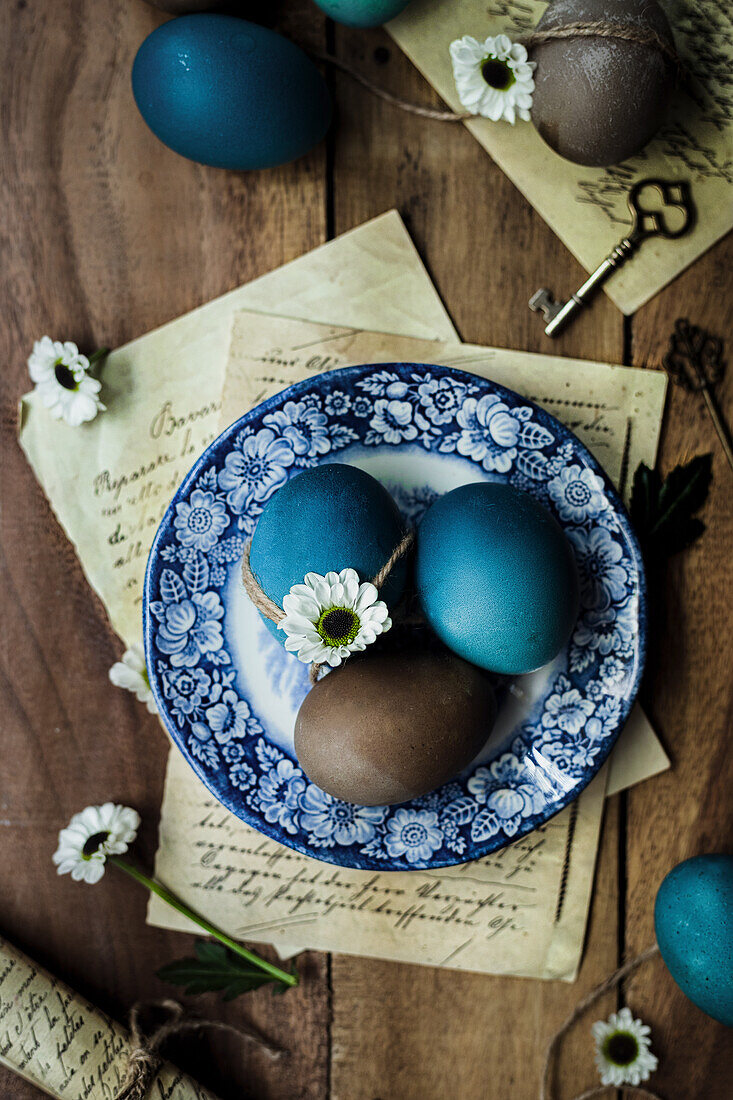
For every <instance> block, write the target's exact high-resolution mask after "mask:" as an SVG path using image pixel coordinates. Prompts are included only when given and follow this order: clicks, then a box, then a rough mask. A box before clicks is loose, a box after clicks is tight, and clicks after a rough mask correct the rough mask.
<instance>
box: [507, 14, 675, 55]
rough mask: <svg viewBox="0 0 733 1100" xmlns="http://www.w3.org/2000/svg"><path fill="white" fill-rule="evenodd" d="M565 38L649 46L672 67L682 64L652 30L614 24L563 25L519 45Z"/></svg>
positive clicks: (669, 44) (599, 21)
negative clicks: (596, 39)
mask: <svg viewBox="0 0 733 1100" xmlns="http://www.w3.org/2000/svg"><path fill="white" fill-rule="evenodd" d="M567 38H615V39H616V40H617V41H619V42H634V43H635V44H636V45H638V46H649V48H650V49H653V50H659V52H660V53H662V54H664V56H665V57H666V58H668V59H669V60H670V61H673V62H674V64H675V65H680V64H681V62H680V56H679V54H678V53H677V50H676V49H675V47H674V44H673V43H672V42H669V41H668V40H667V39H666V38H663V37H662V35H661V34H659V33H658V32H657V31H655V30H654V29H653V28H652V27H636V26H633V25H632V24H630V23H620V22H618V21H616V20H607V19H596V20H595V21H593V22H587V23H585V22H577V23H565V25H564V26H562V27H547V28H546V29H543V30H540V31H537V30H535V31H532V33H531V34H529V35H527V36H526V37H525V38H520V39H518V41H520V42H521V43H522V45H523V46H526V47H527V49H528V50H531V49H532V48H533V47H534V46H544V44H545V43H546V42H557V41H562V39H567Z"/></svg>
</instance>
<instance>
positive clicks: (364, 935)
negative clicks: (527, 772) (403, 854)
mask: <svg viewBox="0 0 733 1100" xmlns="http://www.w3.org/2000/svg"><path fill="white" fill-rule="evenodd" d="M606 771H607V769H604V770H603V771H602V772H601V774H600V775H599V776H598V777H597V778H596V779H595V780H594V781H593V783H591V785H590V786H589V787H588V788H587V789H586V790H585V791H584V792H583V794H582V795H581V796H580V798H579V799H577V801H576V802H574V803H573V805H572V806H570V807H569V808H568V809H567V810H564V811H563V812H562V813H560V814H558V815H557V817H554V818H553V819H552V820H551V821H549V822H548V823H547V825H545V826H543V827H542V828H541V829H538V830H536V831H535V832H534V833H530V834H529V835H528V836H526V837H523V838H522V839H521V840H519V841H517V842H516V843H515V844H512V845H510V846H509V847H508V848H504V849H503V850H502V851H500V852H496V853H494V854H493V855H490V856H486V857H485V858H484V859H479V860H474V861H473V862H472V863H464V864H461V865H459V866H456V867H446V868H442V869H440V870H435V871H429V870H428V871H397V872H391V873H390V872H381V873H380V872H377V871H354V870H351V869H350V868H347V867H335V866H333V865H331V864H328V863H322V862H321V861H320V860H316V859H311V858H310V857H309V856H303V855H300V853H299V852H295V851H293V850H292V849H290V848H286V847H284V846H283V845H282V844H278V843H276V842H275V841H273V840H269V839H268V838H267V837H264V836H262V835H261V834H260V833H257V832H255V830H254V829H250V828H249V826H247V825H245V824H244V823H243V822H242V821H239V820H238V818H236V817H234V816H233V815H232V814H230V813H228V812H227V811H226V810H225V809H224V808H223V807H222V806H221V805H220V804H219V803H218V802H216V800H215V799H214V798H212V796H211V795H210V794H209V792H208V791H207V790H206V788H205V787H204V786H203V784H202V783H201V781H200V780H199V779H198V778H197V777H196V776H195V775H194V773H193V772H192V771H191V769H190V768H189V766H188V765H187V764H186V762H185V761H184V760H183V758H182V757H181V755H180V754H179V753H172V754H171V757H170V760H169V763H168V774H167V776H166V786H165V793H164V796H163V809H162V813H161V823H160V846H159V849H158V855H157V858H156V868H155V869H156V874H157V875H158V876H159V877H160V879H161V881H164V882H166V883H167V884H168V885H172V886H174V888H175V890H176V891H177V893H178V894H179V895H180V897H182V898H183V899H184V900H185V901H186V902H187V903H188V904H189V905H191V906H192V907H193V908H194V909H195V910H196V911H197V912H199V913H202V914H203V915H204V916H206V917H208V918H209V920H213V921H216V922H217V924H218V925H219V926H220V927H221V928H223V929H224V930H225V931H226V932H228V933H229V934H230V935H231V936H235V937H237V938H240V939H244V940H248V941H252V940H255V941H259V942H261V943H271V944H273V945H274V946H275V947H276V948H277V950H278V952H279V953H280V955H281V956H282V957H287V956H290V955H294V954H296V953H297V952H298V951H301V950H304V949H305V948H317V949H319V950H322V951H337V952H340V953H342V954H348V955H371V956H375V957H378V958H381V959H398V960H401V961H403V962H412V963H418V964H421V965H426V966H447V967H451V968H453V969H457V970H477V971H481V972H483V973H488V974H512V975H516V976H519V977H528V978H553V979H563V980H566V981H572V980H573V978H574V977H575V975H576V973H577V967H578V964H579V962H580V955H581V951H582V946H583V937H584V934H585V923H586V918H587V913H588V906H589V904H590V894H591V888H592V884H593V866H594V863H595V858H596V851H597V848H598V834H599V830H600V825H601V817H602V813H603V801H604V796H605V786H606ZM148 920H149V921H150V922H151V923H152V924H158V925H162V926H163V927H165V928H179V929H181V930H184V931H187V932H192V931H195V926H194V925H193V924H191V923H190V922H189V921H187V920H186V919H185V918H183V917H180V916H179V915H178V914H177V913H175V912H174V911H173V910H172V909H170V908H168V907H167V906H165V905H163V904H162V903H159V902H158V901H157V899H156V898H154V897H152V898H151V900H150V905H149V907H148Z"/></svg>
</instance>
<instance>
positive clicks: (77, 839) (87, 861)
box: [53, 802, 140, 883]
mask: <svg viewBox="0 0 733 1100" xmlns="http://www.w3.org/2000/svg"><path fill="white" fill-rule="evenodd" d="M139 826H140V815H139V814H138V813H137V811H136V810H131V809H130V807H129V806H118V805H115V803H114V802H105V804H104V805H103V806H87V808H86V809H85V810H82V811H81V813H79V814H74V816H73V817H72V819H71V821H70V822H69V824H68V825H67V826H66V828H65V829H62V830H61V832H60V833H59V846H58V848H57V849H56V851H55V852H54V854H53V861H54V863H55V864H56V866H57V868H58V873H59V874H60V875H68V874H70V875H71V877H72V878H73V879H74V881H75V882H89V883H94V882H99V880H100V878H101V877H102V875H103V874H104V865H105V863H106V861H107V856H119V855H122V853H123V852H126V851H127V849H128V846H129V845H130V844H132V842H133V840H134V839H135V837H136V836H137V830H138V828H139Z"/></svg>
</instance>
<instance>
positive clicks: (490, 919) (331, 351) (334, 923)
mask: <svg viewBox="0 0 733 1100" xmlns="http://www.w3.org/2000/svg"><path fill="white" fill-rule="evenodd" d="M400 360H402V361H407V362H411V361H414V362H428V363H446V364H450V365H453V366H461V367H465V368H466V369H468V370H471V371H473V372H474V373H476V374H482V375H484V376H487V377H491V378H493V379H495V380H496V381H500V382H502V383H505V384H507V385H510V386H512V388H514V389H516V390H517V391H518V392H520V393H522V394H524V395H526V396H528V397H531V398H533V399H534V400H537V401H539V402H540V403H541V404H543V405H545V406H546V407H548V408H550V409H552V411H553V412H554V413H555V415H557V416H558V417H559V418H560V419H562V420H564V421H565V422H566V423H568V424H570V425H571V426H572V427H573V428H574V430H575V431H576V432H577V434H578V435H579V436H580V438H581V439H583V441H584V442H585V443H586V444H587V445H588V446H589V447H590V448H591V449H592V450H594V452H595V453H596V454H597V456H598V458H599V460H600V461H602V462H603V463H604V465H605V467H606V468H607V469H608V470H609V472H610V473H611V475H612V477H614V479H615V480H616V482H617V483H619V482H621V481H622V480H623V479H624V478H625V476H626V474H625V471H626V470H627V469H628V468H629V466H630V464H631V462H633V463H634V468H635V464H636V463H637V462H638V461H642V460H644V461H647V462H652V463H653V461H654V456H655V453H656V447H657V441H658V434H659V427H660V423H661V415H662V408H663V404H664V394H665V387H666V377H665V376H664V375H663V374H655V373H653V372H645V371H639V370H634V369H629V368H624V367H611V366H608V365H606V364H601V363H588V362H583V361H580V360H562V359H556V358H551V357H549V356H542V355H529V354H525V353H522V352H512V351H505V350H502V349H498V348H481V347H477V346H472V345H458V344H456V343H455V342H454V341H451V342H448V343H446V342H440V341H426V340H415V339H410V338H405V337H396V336H385V335H383V334H379V333H373V332H363V331H355V330H353V329H345V328H343V327H342V328H338V327H334V326H324V325H316V324H313V323H306V322H301V321H294V320H290V319H287V318H274V317H268V318H263V317H262V316H261V315H259V314H256V313H251V312H246V311H240V312H238V313H237V314H236V316H235V319H234V324H233V327H232V346H231V350H230V355H229V364H228V367H227V373H226V378H225V382H224V391H223V397H222V411H221V418H222V425H224V424H229V423H231V422H232V421H233V420H234V419H235V418H236V417H237V416H239V415H241V413H242V412H243V411H245V410H246V409H247V408H249V407H251V406H252V405H254V404H257V403H258V402H259V401H262V400H263V399H264V398H266V397H269V396H270V395H271V394H274V393H277V392H279V391H280V390H281V389H283V387H284V386H287V385H290V384H292V383H293V382H295V381H298V380H300V379H301V378H305V377H308V375H309V374H318V373H321V372H322V371H325V370H333V369H335V368H337V367H342V366H348V365H349V364H354V363H364V362H367V363H369V362H376V363H379V362H390V361H400ZM632 441H633V449H632ZM630 456H631V457H630ZM649 735H651V736H649ZM627 736H628V740H626V739H625V741H624V745H625V746H628V751H629V752H630V753H631V754H632V755H631V756H630V757H626V758H625V756H624V752H622V753H621V755H620V757H619V760H620V764H619V769H620V771H619V772H618V773H617V780H616V783H617V786H616V789H619V786H618V784H620V785H623V779H622V773H625V774H627V775H629V774H633V773H634V769H635V767H636V765H637V764H639V763H641V760H640V759H637V758H635V757H634V756H633V754H634V753H635V751H636V748H637V745H638V746H640V747H641V751H642V752H643V751H645V750H644V748H643V746H645V745H649V744H650V743H651V744H653V745H654V746H655V747H654V748H653V749H652V752H651V756H652V757H653V759H654V764H653V765H652V766H653V770H661V768H663V767H666V766H668V761H667V759H666V756H665V755H664V752H663V750H661V746H659V750H658V752H657V749H656V747H657V746H658V742H657V741H656V738H654V735H653V733H652V731H651V729H650V727H649V726H648V723H647V722H646V719H645V718H644V716H643V714H642V712H641V710H640V709H638V708H637V710H636V711H635V715H634V719H633V721H632V723H630V726H629V728H628V729H627V731H625V738H626V737H627ZM620 747H621V746H619V748H620ZM617 753H618V750H617ZM617 753H614V758H616V756H617ZM646 762H647V763H650V762H651V761H650V760H647V761H646ZM612 766H613V765H612ZM607 770H608V769H605V770H604V774H603V775H602V776H601V777H599V779H598V780H597V781H596V782H595V783H594V784H592V785H591V787H590V788H589V790H588V791H587V792H585V793H584V794H583V795H582V796H581V798H580V799H579V800H578V801H577V802H576V803H575V804H574V806H572V807H570V809H569V810H566V811H565V812H564V813H562V814H559V815H558V816H557V817H556V818H554V819H553V820H552V821H551V822H549V823H548V824H547V826H545V827H544V828H543V829H541V830H539V831H538V832H536V833H533V834H531V835H530V836H528V837H525V838H523V839H521V840H519V841H518V842H517V843H516V844H513V845H511V846H510V847H508V848H506V849H504V850H503V851H502V852H498V853H496V854H495V855H492V856H488V857H486V858H485V859H481V860H476V861H474V862H472V863H469V864H463V865H460V866H457V867H449V868H445V869H442V870H440V871H436V872H409V873H407V874H404V873H396V874H394V873H386V874H379V873H376V872H363V871H353V870H348V869H345V868H334V867H332V866H324V865H323V864H322V863H320V862H319V861H317V860H314V859H311V858H309V857H308V856H303V855H300V854H299V853H296V852H294V851H291V850H290V849H288V848H285V847H283V846H282V845H280V844H277V843H275V842H274V841H271V840H267V839H265V838H263V837H262V836H261V835H260V834H258V833H257V832H255V831H254V830H252V829H250V828H249V827H248V826H246V825H245V824H243V823H242V822H241V821H239V820H237V819H236V818H235V817H233V816H232V815H231V814H229V813H227V811H225V810H223V809H222V807H221V806H218V805H217V804H216V802H214V800H212V798H211V796H210V795H209V794H208V792H207V791H206V789H205V788H204V787H203V785H202V784H201V783H200V781H199V780H198V779H197V778H196V776H195V775H194V774H193V773H192V772H191V770H190V769H189V768H188V766H187V765H186V764H185V763H183V762H182V761H181V760H180V759H179V758H178V757H177V756H175V755H173V756H172V757H171V759H170V761H169V768H168V775H167V779H166V790H165V795H164V800H163V808H162V813H161V826H160V830H161V831H160V846H159V850H158V855H157V861H156V873H157V874H158V875H159V877H160V878H161V879H162V880H163V881H165V882H167V883H169V884H171V883H173V884H175V889H176V890H177V891H178V892H179V894H180V895H181V896H182V897H183V898H185V900H186V901H187V902H188V903H189V904H190V905H191V906H193V908H194V909H197V910H198V911H200V912H202V913H203V914H204V915H206V916H208V917H209V918H210V919H216V920H217V921H219V922H220V924H222V926H223V927H224V928H226V930H227V931H228V932H229V933H230V934H232V935H237V936H241V937H243V938H245V939H256V940H262V941H265V942H268V943H272V944H273V945H274V946H275V947H276V948H277V950H278V951H279V952H280V954H281V955H283V956H285V955H292V954H295V953H297V951H299V950H302V949H304V948H306V947H308V948H321V949H323V950H330V951H340V952H343V953H346V954H359V955H376V956H379V957H380V958H392V959H400V960H403V961H407V962H415V963H424V964H427V965H432V966H449V967H455V968H457V969H468V970H480V971H484V972H488V973H494V974H514V975H518V976H524V977H539V978H555V979H557V978H562V979H565V980H572V979H573V978H574V977H575V974H576V972H577V968H578V965H579V963H580V957H581V951H582V945H583V936H584V932H585V923H586V918H587V912H588V906H589V903H590V890H591V885H592V878H593V865H594V861H595V853H596V849H597V844H598V833H599V829H600V823H601V815H602V806H603V798H604V793H605V787H606V780H607V776H606V771H607ZM636 774H639V773H638V772H636ZM148 916H149V919H150V920H151V921H152V922H153V923H156V924H157V923H161V924H164V925H166V926H169V927H175V928H187V929H189V930H190V929H191V925H190V924H189V923H188V922H186V921H185V920H182V919H180V918H179V917H178V916H177V915H176V914H173V913H171V912H169V911H168V910H167V908H166V907H165V906H163V905H161V904H159V903H158V902H157V901H156V899H155V898H153V899H151V903H150V906H149V910H148Z"/></svg>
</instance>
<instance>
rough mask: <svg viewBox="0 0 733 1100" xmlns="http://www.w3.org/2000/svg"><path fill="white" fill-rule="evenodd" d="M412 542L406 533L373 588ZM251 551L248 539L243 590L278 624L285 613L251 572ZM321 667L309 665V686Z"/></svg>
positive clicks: (244, 557)
mask: <svg viewBox="0 0 733 1100" xmlns="http://www.w3.org/2000/svg"><path fill="white" fill-rule="evenodd" d="M414 541H415V534H414V532H413V531H407V533H406V534H404V535H403V536H402V538H401V539H400V541H399V542H398V543H397V545H396V546H395V548H394V550H393V551H392V553H391V554H390V556H389V557H388V558H387V560H386V562H385V563H384V565H383V566H382V567H381V569H379V570H378V571H377V572H376V573H375V574H374V576H373V577H372V581H371V583H372V584H373V585H374V587H375V588H377V589H379V588H381V587H382V585H383V584H384V582H385V581H386V580H387V577H388V576H389V575H390V573H391V572H392V570H393V569H394V567H395V566H396V565H397V563H398V562H399V561H401V560H402V558H404V557H405V555H406V554H409V552H410V550H411V549H412V544H413V543H414ZM251 549H252V539H248V540H247V542H246V543H245V545H244V553H243V554H242V583H243V585H244V590H245V592H246V593H247V595H248V596H249V598H250V600H251V601H252V603H253V604H254V605H255V607H256V608H257V610H258V611H260V612H261V613H262V614H263V615H264V616H265V618H266V619H269V620H270V622H272V623H279V622H280V620H281V619H282V617H283V616H284V614H285V612H284V611H283V609H282V608H281V607H280V605H279V604H276V603H275V601H274V600H271V599H270V597H269V596H268V595H267V593H266V592H264V591H263V589H262V586H261V585H260V583H259V581H258V580H257V578H256V577H255V575H254V573H253V572H252V566H251V565H250V561H249V555H250V552H251ZM322 667H323V665H322V664H317V663H316V664H312V665H311V667H310V672H309V677H310V682H311V684H316V683H318V677H319V675H320V671H321V668H322Z"/></svg>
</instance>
